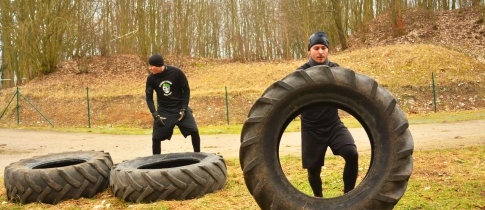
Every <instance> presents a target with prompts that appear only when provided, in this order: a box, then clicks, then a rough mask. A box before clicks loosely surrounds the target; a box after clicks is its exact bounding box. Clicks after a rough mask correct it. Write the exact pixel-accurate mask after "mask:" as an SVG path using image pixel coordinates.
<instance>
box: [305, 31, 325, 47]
mask: <svg viewBox="0 0 485 210" xmlns="http://www.w3.org/2000/svg"><path fill="white" fill-rule="evenodd" d="M316 44H323V45H325V46H326V47H327V48H328V46H329V44H328V37H327V34H325V32H323V31H319V32H316V33H314V34H312V35H311V36H310V41H309V43H308V50H310V48H312V46H313V45H316Z"/></svg>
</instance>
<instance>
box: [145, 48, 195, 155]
mask: <svg viewBox="0 0 485 210" xmlns="http://www.w3.org/2000/svg"><path fill="white" fill-rule="evenodd" d="M148 64H149V69H150V71H151V74H150V75H148V77H147V80H146V89H145V95H146V101H147V105H148V109H150V113H151V114H152V116H153V119H154V122H153V134H152V151H153V154H154V155H155V154H160V153H161V141H164V140H167V139H168V140H170V139H171V138H172V134H173V129H174V127H175V125H177V126H178V127H179V129H180V132H181V133H182V135H183V136H184V137H185V138H187V136H189V135H190V136H191V137H192V146H193V148H194V152H200V135H199V130H198V128H197V123H196V122H195V118H194V116H193V115H192V110H191V109H190V107H189V106H188V105H189V99H190V88H189V82H188V80H187V77H186V76H185V74H184V72H183V71H182V70H181V69H179V68H177V67H174V66H168V65H165V63H164V60H163V57H162V55H160V54H154V55H152V56H151V57H150V58H149V59H148ZM154 92H155V93H156V95H157V104H158V107H157V108H155V103H154V100H153V93H154Z"/></svg>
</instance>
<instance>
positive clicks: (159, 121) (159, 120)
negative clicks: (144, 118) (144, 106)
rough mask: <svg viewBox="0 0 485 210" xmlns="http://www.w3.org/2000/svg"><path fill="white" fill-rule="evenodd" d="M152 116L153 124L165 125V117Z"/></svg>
mask: <svg viewBox="0 0 485 210" xmlns="http://www.w3.org/2000/svg"><path fill="white" fill-rule="evenodd" d="M154 118H155V124H157V125H158V126H165V122H164V120H166V119H167V118H165V117H160V115H157V116H155V117H154Z"/></svg>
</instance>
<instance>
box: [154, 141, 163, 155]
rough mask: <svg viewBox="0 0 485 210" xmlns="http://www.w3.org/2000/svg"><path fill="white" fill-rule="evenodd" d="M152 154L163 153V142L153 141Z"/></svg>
mask: <svg viewBox="0 0 485 210" xmlns="http://www.w3.org/2000/svg"><path fill="white" fill-rule="evenodd" d="M152 152H153V154H154V155H159V154H160V153H161V152H162V141H160V140H153V139H152Z"/></svg>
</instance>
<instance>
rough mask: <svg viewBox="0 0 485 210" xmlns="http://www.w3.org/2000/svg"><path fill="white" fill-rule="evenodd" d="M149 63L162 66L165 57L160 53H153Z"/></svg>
mask: <svg viewBox="0 0 485 210" xmlns="http://www.w3.org/2000/svg"><path fill="white" fill-rule="evenodd" d="M148 64H150V65H152V66H156V67H161V66H163V64H164V62H163V57H162V55H160V54H153V55H152V56H151V57H150V58H149V59H148Z"/></svg>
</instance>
